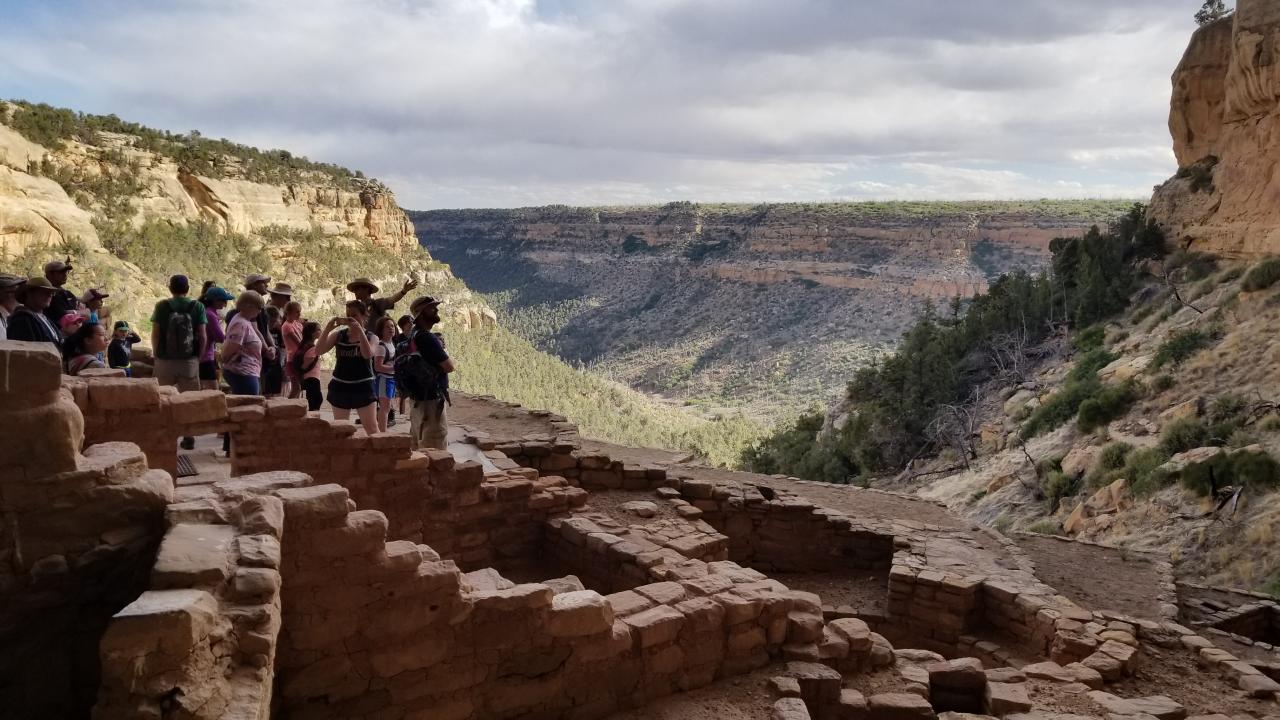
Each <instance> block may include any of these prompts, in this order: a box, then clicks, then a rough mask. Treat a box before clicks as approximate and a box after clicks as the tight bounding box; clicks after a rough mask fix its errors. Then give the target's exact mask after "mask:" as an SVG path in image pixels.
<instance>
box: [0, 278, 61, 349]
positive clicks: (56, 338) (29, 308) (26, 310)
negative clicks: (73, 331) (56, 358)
mask: <svg viewBox="0 0 1280 720" xmlns="http://www.w3.org/2000/svg"><path fill="white" fill-rule="evenodd" d="M57 289H58V288H56V287H54V285H53V283H51V282H49V279H48V278H42V277H39V278H28V279H27V282H26V284H25V285H23V286H22V288H21V290H20V292H19V293H18V302H19V303H21V304H20V305H18V306H17V308H15V309H14V311H13V314H12V315H10V316H9V327H8V332H7V334H8V336H9V339H10V340H25V341H27V342H50V343H53V344H54V345H57V346H58V347H61V346H62V334H61V333H59V332H58V326H57V325H54V324H53V322H51V321H50V320H49V316H48V315H47V314H46V313H45V310H47V309H48V308H49V303H50V302H51V301H52V300H53V295H54V293H55V292H56V291H57Z"/></svg>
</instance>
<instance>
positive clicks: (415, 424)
mask: <svg viewBox="0 0 1280 720" xmlns="http://www.w3.org/2000/svg"><path fill="white" fill-rule="evenodd" d="M410 402H412V403H413V407H412V408H411V409H410V412H409V440H410V442H411V447H413V448H414V449H415V450H417V449H422V448H436V449H437V450H448V449H449V420H448V413H447V412H446V411H445V407H444V405H445V401H444V398H440V399H438V400H412V401H410Z"/></svg>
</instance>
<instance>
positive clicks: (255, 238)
mask: <svg viewBox="0 0 1280 720" xmlns="http://www.w3.org/2000/svg"><path fill="white" fill-rule="evenodd" d="M68 125H71V126H73V127H74V129H72V130H68ZM104 128H106V129H104ZM119 130H127V131H119ZM32 137H36V138H40V139H42V141H43V142H35V141H33V139H32ZM196 223H203V224H204V225H205V226H208V227H210V228H212V229H213V230H212V232H213V233H214V234H215V235H214V237H216V238H217V242H213V243H210V242H207V241H202V242H201V243H200V244H202V245H205V247H202V248H192V252H191V253H190V254H191V255H192V256H193V258H192V260H191V262H187V258H186V257H184V256H183V254H182V253H181V251H180V250H178V251H176V252H175V250H174V249H173V248H171V247H169V248H165V247H158V245H159V246H162V245H163V244H164V243H166V242H168V243H170V244H173V243H175V242H181V240H180V239H179V240H174V239H173V238H167V237H164V235H165V233H166V232H167V231H166V230H165V228H179V227H191V226H193V224H196ZM156 228H160V231H156ZM174 237H181V233H176V234H175V235H174ZM223 246H226V247H223ZM200 250H202V251H204V254H205V257H203V258H201V260H200V262H196V261H195V259H194V256H195V255H198V254H200V253H199V252H197V251H200ZM224 251H225V252H226V253H227V254H228V255H230V253H231V252H232V251H235V252H238V253H240V254H242V255H243V256H244V257H245V258H248V259H246V260H245V261H244V262H237V261H236V259H235V258H233V257H230V256H228V257H218V256H217V254H218V253H219V252H224ZM55 255H70V256H73V257H74V258H75V259H76V260H77V261H78V265H79V270H78V271H77V272H76V274H75V277H74V278H73V283H72V284H73V286H74V289H76V290H80V289H83V288H84V287H89V286H94V287H105V288H106V289H107V290H108V291H109V292H111V294H112V300H111V302H110V304H111V305H112V306H113V308H114V309H115V310H116V311H118V312H116V314H115V315H114V316H115V317H116V318H121V317H123V318H125V319H129V320H132V321H134V322H141V323H143V324H145V318H146V316H147V314H148V312H147V309H148V308H149V304H150V303H151V302H152V301H154V299H155V298H156V297H160V296H163V295H164V294H165V292H164V289H163V280H164V278H165V277H167V276H168V275H169V274H171V273H174V272H185V273H187V274H190V275H192V276H193V279H194V280H197V281H199V280H201V279H206V278H207V279H212V280H216V281H217V282H219V283H221V284H224V285H226V286H227V287H228V288H230V289H232V290H237V289H239V285H240V277H241V276H242V275H243V273H244V272H246V271H257V272H266V273H268V274H271V275H273V276H276V277H277V278H278V279H280V280H284V281H288V282H290V283H291V284H293V285H294V288H295V291H296V292H297V297H298V299H299V300H301V301H302V302H303V304H304V307H306V308H307V309H308V314H311V313H312V312H314V313H315V314H316V315H315V316H317V317H323V315H322V313H329V312H332V311H336V310H337V309H338V302H339V300H340V299H341V298H343V297H344V293H345V290H344V288H343V286H344V285H345V282H346V280H348V279H350V278H351V277H353V276H356V275H365V276H371V277H373V278H374V280H375V281H376V282H378V283H379V284H381V285H385V286H387V287H388V290H394V289H395V288H396V287H398V286H399V284H400V282H401V281H402V280H403V279H404V278H405V276H406V275H408V276H414V277H417V278H418V279H419V281H420V282H422V283H423V286H424V292H432V293H434V294H436V295H437V296H443V297H444V298H445V299H446V301H448V303H449V305H448V307H449V316H450V317H451V318H452V319H453V320H455V321H456V322H458V323H459V324H460V325H461V326H463V327H468V328H469V327H475V326H478V325H481V324H489V323H492V322H493V319H494V316H493V312H492V311H491V310H490V309H489V308H488V307H487V306H485V305H484V304H483V303H482V302H480V301H479V300H478V299H476V298H475V297H474V296H473V295H472V294H471V292H470V291H469V290H468V289H467V288H466V287H465V285H463V284H462V283H461V282H459V281H457V280H456V278H454V277H453V275H452V273H451V272H450V270H449V268H448V267H447V266H445V265H443V264H441V263H437V262H435V261H434V260H432V258H431V257H430V256H429V254H427V253H426V252H425V251H423V250H422V249H421V247H420V246H419V244H418V242H417V238H416V236H415V235H414V231H413V226H412V224H411V223H410V222H409V219H408V216H407V215H406V214H405V213H404V211H403V210H401V209H400V207H399V206H398V205H397V204H396V200H395V196H394V194H393V193H392V192H391V191H390V190H389V189H388V188H386V187H385V186H383V185H382V184H381V183H378V182H377V181H374V180H369V179H366V178H364V177H363V176H362V175H361V174H359V173H352V172H350V171H347V170H345V169H343V168H336V167H334V166H329V165H324V164H321V163H312V162H311V161H308V160H305V159H300V158H294V157H293V156H292V155H290V154H289V153H286V152H284V151H269V152H263V151H258V150H256V149H253V148H247V147H244V146H239V145H235V144H233V143H230V142H227V141H216V142H215V141H207V140H204V139H202V138H200V137H199V136H198V135H193V136H174V135H170V134H166V133H160V132H158V131H154V130H150V129H148V128H142V127H141V126H136V125H131V124H128V123H125V122H123V121H119V120H117V119H114V118H102V117H95V116H78V115H75V114H74V113H71V112H69V111H65V110H58V109H55V108H47V107H44V106H30V105H27V104H20V103H9V104H0V267H2V268H3V269H5V270H8V271H12V272H17V273H19V274H34V273H38V271H39V270H38V269H39V267H40V265H41V264H43V262H45V261H46V260H48V259H50V258H51V257H53V256H55ZM158 256H160V257H164V258H166V259H167V260H168V261H165V262H162V261H160V260H157V257H158ZM160 265H163V267H161V266H160Z"/></svg>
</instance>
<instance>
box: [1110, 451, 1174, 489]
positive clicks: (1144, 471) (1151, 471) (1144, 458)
mask: <svg viewBox="0 0 1280 720" xmlns="http://www.w3.org/2000/svg"><path fill="white" fill-rule="evenodd" d="M1168 460H1169V455H1168V454H1167V453H1165V452H1164V451H1163V450H1161V449H1160V448H1144V449H1142V450H1134V451H1133V452H1131V453H1129V455H1128V457H1126V458H1125V459H1124V467H1123V468H1121V469H1120V470H1118V471H1116V472H1117V473H1118V474H1119V476H1120V477H1124V478H1127V479H1128V480H1129V490H1130V491H1131V492H1132V493H1133V494H1134V495H1135V496H1137V497H1143V496H1146V495H1150V494H1151V493H1153V492H1155V491H1156V490H1159V489H1160V488H1162V487H1164V486H1165V485H1167V484H1169V475H1168V474H1167V473H1166V472H1165V471H1163V470H1161V469H1160V466H1161V465H1164V464H1165V463H1166V462H1168Z"/></svg>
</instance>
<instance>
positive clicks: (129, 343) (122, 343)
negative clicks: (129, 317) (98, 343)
mask: <svg viewBox="0 0 1280 720" xmlns="http://www.w3.org/2000/svg"><path fill="white" fill-rule="evenodd" d="M137 342H142V338H140V337H138V334H137V333H135V332H134V331H133V329H132V328H130V327H129V323H127V322H125V321H124V320H117V321H116V324H115V326H113V327H112V328H111V343H110V344H109V345H107V366H108V367H113V368H119V369H121V370H124V375H125V377H133V344H134V343H137Z"/></svg>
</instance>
